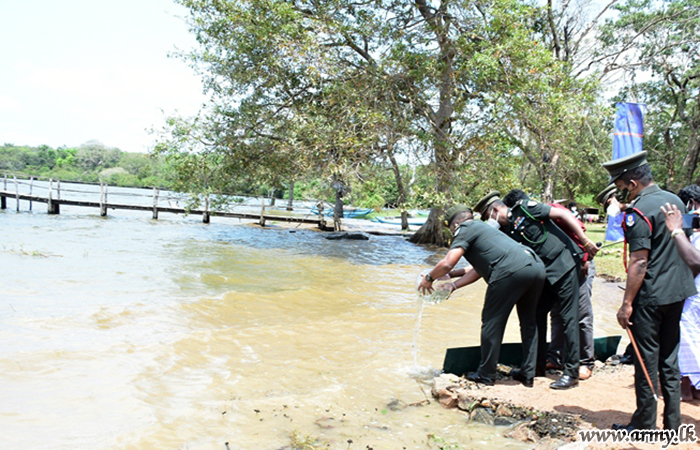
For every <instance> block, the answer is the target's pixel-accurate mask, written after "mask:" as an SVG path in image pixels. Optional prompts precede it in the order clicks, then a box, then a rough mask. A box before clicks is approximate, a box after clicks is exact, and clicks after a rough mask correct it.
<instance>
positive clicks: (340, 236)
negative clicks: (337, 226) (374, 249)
mask: <svg viewBox="0 0 700 450" xmlns="http://www.w3.org/2000/svg"><path fill="white" fill-rule="evenodd" d="M324 237H325V238H326V239H330V240H332V241H335V240H338V239H349V240H353V241H368V240H369V236H367V235H366V234H363V233H332V234H329V235H328V236H324Z"/></svg>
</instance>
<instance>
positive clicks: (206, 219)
mask: <svg viewBox="0 0 700 450" xmlns="http://www.w3.org/2000/svg"><path fill="white" fill-rule="evenodd" d="M202 222H204V223H209V194H207V196H206V197H204V214H202Z"/></svg>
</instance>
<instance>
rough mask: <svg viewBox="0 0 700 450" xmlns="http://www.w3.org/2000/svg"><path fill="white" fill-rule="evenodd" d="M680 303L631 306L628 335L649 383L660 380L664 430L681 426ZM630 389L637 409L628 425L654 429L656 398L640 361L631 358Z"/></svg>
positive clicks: (656, 383)
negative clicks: (635, 344)
mask: <svg viewBox="0 0 700 450" xmlns="http://www.w3.org/2000/svg"><path fill="white" fill-rule="evenodd" d="M682 312H683V302H682V301H681V302H676V303H671V304H670V305H663V306H652V305H647V306H635V307H633V309H632V317H631V318H630V320H631V321H632V326H631V327H630V329H631V330H632V335H633V336H634V338H635V341H636V342H637V347H639V354H640V355H641V357H642V360H644V364H645V365H646V368H647V372H648V373H649V377H650V378H651V382H652V383H653V384H654V386H655V387H656V392H657V394H658V393H659V390H658V384H659V383H658V382H659V381H660V382H661V393H662V394H663V398H664V400H663V401H664V429H667V430H677V429H678V427H679V426H680V425H681V374H680V370H679V369H678V345H679V342H680V321H681V313H682ZM634 392H635V394H636V397H637V410H636V411H635V412H634V415H633V416H632V421H631V422H630V424H631V425H632V426H633V427H634V428H637V429H645V430H653V429H656V407H657V405H656V400H654V394H653V393H652V391H651V388H650V387H649V382H648V381H647V379H646V376H645V375H644V371H643V369H642V366H641V363H640V362H639V361H638V358H634Z"/></svg>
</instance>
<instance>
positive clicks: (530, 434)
mask: <svg viewBox="0 0 700 450" xmlns="http://www.w3.org/2000/svg"><path fill="white" fill-rule="evenodd" d="M529 425H530V424H529V423H527V422H525V423H521V424H520V425H516V426H515V427H514V428H512V429H510V430H508V431H506V432H505V433H503V436H505V437H507V438H511V439H516V440H518V441H521V442H530V443H534V442H537V438H538V436H537V433H535V432H534V431H533V430H531V429H530V427H529Z"/></svg>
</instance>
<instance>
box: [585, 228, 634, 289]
mask: <svg viewBox="0 0 700 450" xmlns="http://www.w3.org/2000/svg"><path fill="white" fill-rule="evenodd" d="M605 229H606V224H604V223H593V224H588V225H586V236H588V238H589V239H590V240H592V241H593V242H595V243H596V244H597V243H598V242H602V243H605ZM622 249H623V244H622V242H620V243H619V244H615V245H611V246H610V247H606V248H604V249H601V250H600V251H599V252H598V254H597V255H596V257H595V267H596V274H597V275H598V276H601V275H607V276H610V277H615V278H620V279H622V280H623V281H624V280H626V279H627V273H625V268H624V266H623V265H622Z"/></svg>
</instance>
